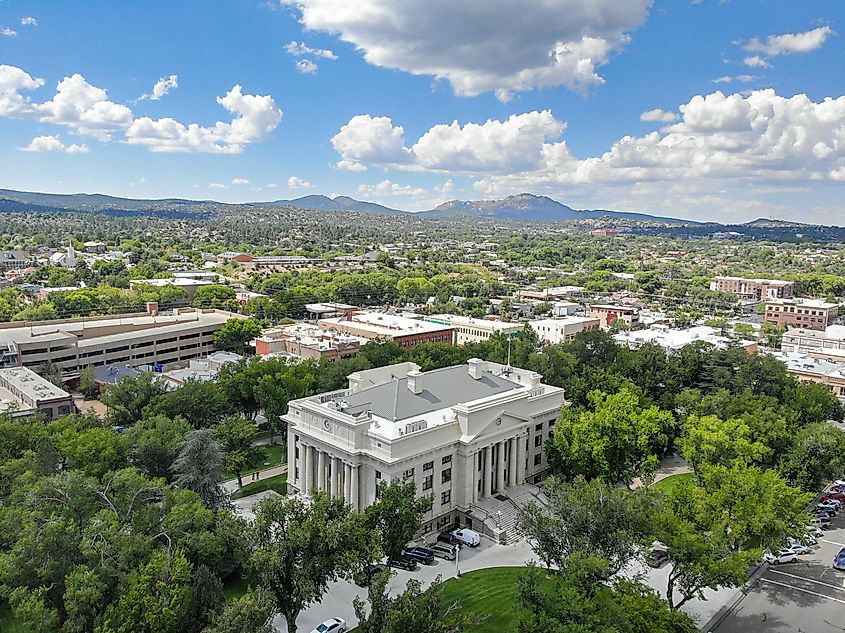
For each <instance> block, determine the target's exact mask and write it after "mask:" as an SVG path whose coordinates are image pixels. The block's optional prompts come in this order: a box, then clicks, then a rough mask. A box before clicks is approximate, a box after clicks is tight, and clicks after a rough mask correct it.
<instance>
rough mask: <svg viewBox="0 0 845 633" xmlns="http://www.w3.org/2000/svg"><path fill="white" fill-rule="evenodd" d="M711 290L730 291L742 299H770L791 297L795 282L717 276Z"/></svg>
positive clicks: (711, 283) (711, 284)
mask: <svg viewBox="0 0 845 633" xmlns="http://www.w3.org/2000/svg"><path fill="white" fill-rule="evenodd" d="M710 290H718V291H719V292H729V293H731V294H735V295H737V296H738V297H739V298H740V299H754V300H755V301H766V300H768V299H791V298H792V297H793V296H794V293H795V282H792V281H783V280H781V279H745V278H743V277H715V278H714V279H713V281H711V282H710Z"/></svg>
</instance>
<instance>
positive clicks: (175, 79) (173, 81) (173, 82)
mask: <svg viewBox="0 0 845 633" xmlns="http://www.w3.org/2000/svg"><path fill="white" fill-rule="evenodd" d="M178 87H179V76H178V75H170V76H169V77H162V78H161V79H159V80H158V81H157V82H155V85H154V86H153V90H152V92H151V93H150V94H144V95H141V96H140V97H138V101H144V100H145V99H149V100H150V101H158V100H159V99H161V98H162V97H163V96H164V95H166V94H167V93H169V92H170V91H171V90H173V89H174V88H178Z"/></svg>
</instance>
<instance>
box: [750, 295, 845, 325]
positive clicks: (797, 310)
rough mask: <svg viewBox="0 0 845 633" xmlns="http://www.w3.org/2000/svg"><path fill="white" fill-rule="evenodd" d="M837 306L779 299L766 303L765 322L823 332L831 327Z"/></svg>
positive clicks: (801, 300) (811, 301)
mask: <svg viewBox="0 0 845 633" xmlns="http://www.w3.org/2000/svg"><path fill="white" fill-rule="evenodd" d="M837 316H839V306H838V305H837V304H835V303H828V302H827V301H819V300H818V299H779V300H776V301H767V302H766V313H765V321H766V322H767V323H775V324H777V325H791V326H796V327H800V328H805V329H809V330H823V329H825V328H826V327H827V326H828V325H833V323H834V321H836V317H837Z"/></svg>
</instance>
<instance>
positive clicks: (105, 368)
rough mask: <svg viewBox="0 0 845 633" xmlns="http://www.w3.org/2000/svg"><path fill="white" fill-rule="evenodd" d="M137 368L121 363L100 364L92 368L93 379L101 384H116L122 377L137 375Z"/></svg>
mask: <svg viewBox="0 0 845 633" xmlns="http://www.w3.org/2000/svg"><path fill="white" fill-rule="evenodd" d="M140 373H141V372H139V371H138V370H137V369H133V368H132V367H123V366H121V365H101V366H99V367H95V368H94V380H95V381H96V382H98V383H101V384H107V385H116V384H117V383H119V382H120V381H121V379H123V378H134V377H135V376H137V375H139V374H140Z"/></svg>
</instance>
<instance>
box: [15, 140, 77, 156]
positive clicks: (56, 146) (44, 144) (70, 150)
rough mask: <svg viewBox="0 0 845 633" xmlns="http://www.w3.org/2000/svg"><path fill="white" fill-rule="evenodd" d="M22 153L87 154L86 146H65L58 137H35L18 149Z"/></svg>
mask: <svg viewBox="0 0 845 633" xmlns="http://www.w3.org/2000/svg"><path fill="white" fill-rule="evenodd" d="M19 149H20V150H21V151H22V152H64V153H65V154H87V153H88V152H90V151H91V150H89V149H88V146H87V145H78V144H75V143H74V144H71V145H65V144H64V143H63V142H62V140H61V139H60V138H59V137H58V136H36V137H35V138H34V139H32V141H31V142H30V144H29V145H27V146H26V147H21V148H19Z"/></svg>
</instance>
